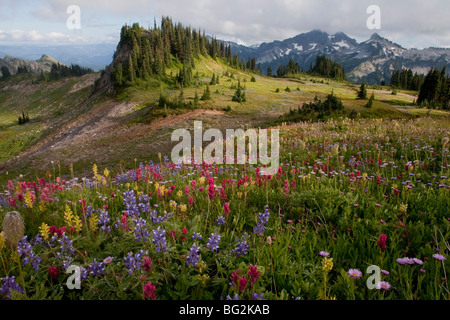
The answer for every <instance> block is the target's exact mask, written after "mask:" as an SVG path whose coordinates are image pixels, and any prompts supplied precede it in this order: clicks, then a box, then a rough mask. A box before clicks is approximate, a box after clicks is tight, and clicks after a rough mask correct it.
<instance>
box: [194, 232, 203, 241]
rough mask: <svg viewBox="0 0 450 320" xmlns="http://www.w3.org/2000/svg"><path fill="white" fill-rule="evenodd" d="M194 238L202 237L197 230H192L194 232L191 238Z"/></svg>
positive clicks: (200, 238)
mask: <svg viewBox="0 0 450 320" xmlns="http://www.w3.org/2000/svg"><path fill="white" fill-rule="evenodd" d="M195 239H199V240H202V239H203V236H202V235H201V234H200V232H199V233H197V232H194V233H193V234H192V240H195Z"/></svg>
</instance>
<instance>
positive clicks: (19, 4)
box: [0, 0, 450, 48]
mask: <svg viewBox="0 0 450 320" xmlns="http://www.w3.org/2000/svg"><path fill="white" fill-rule="evenodd" d="M372 4H376V5H378V6H379V7H380V9H381V30H369V29H368V28H367V26H366V20H367V18H368V17H369V15H368V14H367V13H366V9H367V7H368V6H369V5H372ZM69 5H78V6H79V7H80V10H81V29H80V30H69V29H68V28H67V26H66V21H67V19H68V17H69V15H68V14H67V12H66V10H67V7H68V6H69ZM449 13H450V1H448V0H427V1H423V0H422V1H416V0H408V1H403V0H402V1H394V0H378V1H372V0H370V1H368V0H270V1H269V0H241V1H236V0H227V1H217V0H190V1H179V0H165V1H155V0H152V1H144V0H122V1H111V0H109V1H108V0H99V1H94V0H38V1H27V0H14V1H12V0H0V44H12V43H14V44H17V45H20V44H24V43H27V44H39V45H47V44H48V45H55V44H77V45H79V44H88V43H102V42H108V43H117V42H118V40H119V32H120V28H121V26H122V25H124V24H125V23H128V24H131V23H133V22H139V23H140V24H141V25H143V26H144V27H148V26H150V25H153V21H154V19H156V20H157V22H159V20H160V17H161V16H163V15H165V16H170V17H172V18H173V20H175V21H177V22H178V21H180V22H182V23H183V24H185V25H191V26H192V27H193V28H199V27H201V28H202V29H205V30H206V32H207V34H210V35H215V36H217V37H218V38H220V39H224V40H230V41H236V42H238V43H242V44H247V45H252V44H256V43H261V42H270V41H273V40H283V39H286V38H289V37H293V36H295V35H297V34H299V33H302V32H307V31H311V30H313V29H320V30H323V31H326V32H329V33H336V32H340V31H342V32H345V33H346V34H347V35H349V36H350V37H353V38H355V39H356V40H358V41H364V40H366V39H368V38H369V37H370V35H371V34H372V33H373V32H375V31H376V32H378V33H379V34H380V35H382V36H384V37H386V38H388V39H390V40H392V41H395V42H397V43H399V44H400V45H402V46H404V47H406V48H411V47H415V48H424V47H430V46H434V47H450V19H448V14H449Z"/></svg>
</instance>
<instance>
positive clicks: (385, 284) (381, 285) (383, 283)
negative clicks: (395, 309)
mask: <svg viewBox="0 0 450 320" xmlns="http://www.w3.org/2000/svg"><path fill="white" fill-rule="evenodd" d="M378 288H379V289H383V290H389V289H390V288H391V285H390V284H389V282H386V281H380V282H378Z"/></svg>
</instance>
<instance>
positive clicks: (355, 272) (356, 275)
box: [347, 269, 362, 279]
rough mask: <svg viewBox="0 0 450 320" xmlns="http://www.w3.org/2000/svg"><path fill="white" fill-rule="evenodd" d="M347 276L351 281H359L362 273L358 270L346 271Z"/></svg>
mask: <svg viewBox="0 0 450 320" xmlns="http://www.w3.org/2000/svg"><path fill="white" fill-rule="evenodd" d="M347 273H348V275H349V276H350V277H352V278H353V279H359V278H361V276H362V272H361V271H359V270H358V269H350V270H348V272H347Z"/></svg>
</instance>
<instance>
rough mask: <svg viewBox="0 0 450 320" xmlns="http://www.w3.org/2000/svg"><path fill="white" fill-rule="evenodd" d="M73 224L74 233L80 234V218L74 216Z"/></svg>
mask: <svg viewBox="0 0 450 320" xmlns="http://www.w3.org/2000/svg"><path fill="white" fill-rule="evenodd" d="M73 224H74V228H75V231H76V232H80V231H81V227H82V224H81V219H80V217H78V216H77V215H75V216H74V218H73Z"/></svg>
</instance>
